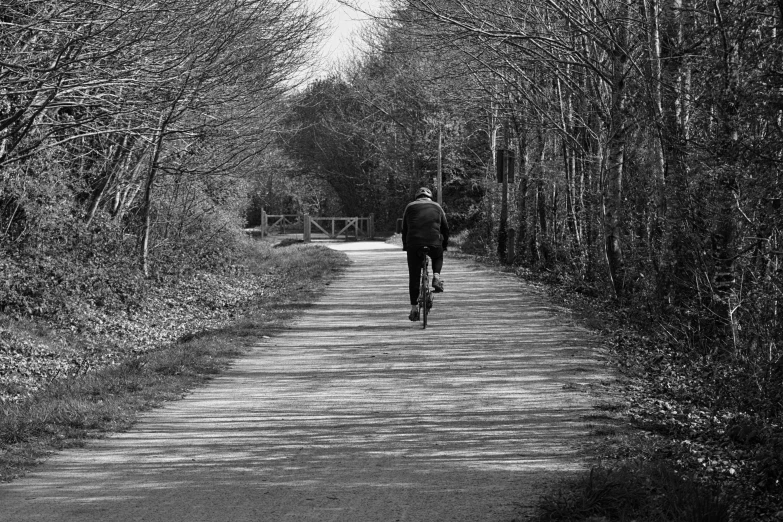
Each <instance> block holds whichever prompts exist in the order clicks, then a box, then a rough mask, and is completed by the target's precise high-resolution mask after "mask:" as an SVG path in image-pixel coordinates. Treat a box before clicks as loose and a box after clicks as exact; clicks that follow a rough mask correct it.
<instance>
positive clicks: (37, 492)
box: [0, 242, 611, 522]
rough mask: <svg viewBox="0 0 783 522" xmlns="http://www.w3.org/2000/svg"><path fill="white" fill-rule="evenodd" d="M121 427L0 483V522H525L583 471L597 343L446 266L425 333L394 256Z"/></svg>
mask: <svg viewBox="0 0 783 522" xmlns="http://www.w3.org/2000/svg"><path fill="white" fill-rule="evenodd" d="M335 246H336V247H337V248H343V249H345V250H347V251H348V254H349V256H350V257H351V259H352V261H353V262H352V264H351V266H350V267H349V268H348V270H347V272H346V273H345V275H344V276H343V277H342V278H340V279H339V280H337V281H335V282H334V283H333V284H332V285H331V286H330V287H329V290H328V292H327V294H326V295H325V296H324V297H323V298H322V299H320V300H319V301H318V302H317V303H316V304H315V305H314V306H313V307H312V308H309V309H308V310H307V311H306V312H305V313H304V314H303V315H302V316H301V317H300V318H299V319H298V320H297V322H296V323H295V324H293V325H292V326H291V327H290V328H289V329H287V330H286V331H285V332H283V333H282V334H280V335H278V336H275V337H273V338H270V339H264V340H262V341H260V343H259V344H258V346H257V348H256V349H254V350H253V351H252V353H251V354H250V355H248V356H246V357H243V358H241V359H239V360H238V361H237V362H236V363H235V364H234V366H233V367H232V368H231V369H230V370H229V371H227V372H226V373H224V374H222V375H220V376H219V377H218V378H216V379H215V380H214V381H212V382H211V383H210V384H209V385H208V386H206V387H204V388H200V389H198V390H196V391H194V392H193V393H191V394H190V395H188V396H187V397H186V398H184V399H183V400H181V401H177V402H172V403H168V404H166V405H165V406H164V407H163V408H160V409H157V410H155V411H153V412H150V413H148V414H146V415H144V416H143V417H142V419H141V421H140V422H139V423H138V424H137V425H136V426H135V427H134V428H133V429H132V430H131V431H129V432H127V433H120V434H116V435H113V436H111V437H108V438H106V439H103V440H99V441H94V442H91V443H89V444H88V446H87V447H86V448H83V449H78V450H69V451H65V452H62V453H60V454H58V455H57V456H56V457H54V458H52V459H50V460H49V461H48V462H46V463H45V464H44V465H42V466H41V467H39V468H37V469H36V471H35V472H33V473H31V474H29V475H28V476H27V477H26V478H23V479H19V480H17V481H15V482H12V483H10V484H4V485H0V520H3V521H8V522H25V521H58V522H69V521H167V522H176V521H202V520H203V521H232V522H239V521H263V522H276V521H335V522H375V521H377V522H395V521H421V522H425V521H426V522H440V521H464V522H479V521H486V522H490V521H491V522H510V521H513V520H525V519H527V518H528V517H529V516H530V514H531V508H532V506H533V505H534V504H535V502H536V500H537V498H538V496H539V495H540V494H541V493H543V492H544V489H543V488H545V487H546V486H547V485H548V484H551V483H552V481H555V480H557V479H558V478H561V477H563V476H565V475H567V474H569V473H571V472H573V471H575V470H578V469H582V468H583V467H584V466H585V462H584V460H583V457H584V455H583V448H584V445H585V443H586V442H587V441H588V440H589V436H588V432H589V428H588V426H587V425H586V420H585V418H584V416H585V415H588V414H590V413H591V412H592V411H594V410H593V405H594V403H595V401H596V400H598V398H597V397H596V395H595V394H594V393H587V390H588V389H595V388H598V389H600V388H601V385H602V383H605V382H607V381H609V380H610V379H611V376H609V375H608V374H607V369H606V367H605V366H604V364H603V363H602V362H601V360H600V351H599V349H598V348H599V343H598V339H597V338H596V337H594V336H593V335H592V334H590V333H589V332H587V331H585V330H582V329H579V328H577V327H575V326H573V325H571V324H569V323H568V321H567V320H566V319H565V318H564V317H562V316H558V315H557V314H555V313H554V312H553V310H552V308H551V305H550V304H548V302H547V301H546V299H545V298H544V297H543V296H541V295H539V294H537V293H536V292H535V291H533V290H532V289H530V288H528V287H527V286H526V285H525V284H524V283H522V282H520V281H518V280H517V279H515V278H513V277H512V276H507V275H503V274H498V273H495V272H493V271H490V270H487V269H484V268H482V267H480V266H479V265H476V264H473V263H471V262H466V261H460V260H455V259H452V258H450V257H448V254H447V258H446V263H445V266H444V271H443V276H444V280H445V284H446V292H445V293H443V294H437V295H436V301H435V306H434V308H433V311H432V315H431V316H430V324H429V325H428V327H427V329H426V330H422V329H421V323H412V322H410V321H408V319H407V315H408V311H409V305H408V299H407V268H406V266H405V257H404V253H403V252H401V251H400V250H399V247H393V248H392V247H390V246H389V245H385V244H382V243H370V242H360V243H338V244H335Z"/></svg>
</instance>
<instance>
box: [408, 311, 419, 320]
mask: <svg viewBox="0 0 783 522" xmlns="http://www.w3.org/2000/svg"><path fill="white" fill-rule="evenodd" d="M408 319H410V320H411V321H418V320H419V311H418V310H413V311H412V312H411V314H410V315H409V316H408Z"/></svg>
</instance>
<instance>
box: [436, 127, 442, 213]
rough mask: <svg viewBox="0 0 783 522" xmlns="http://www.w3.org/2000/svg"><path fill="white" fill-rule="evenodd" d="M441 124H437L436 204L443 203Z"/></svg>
mask: <svg viewBox="0 0 783 522" xmlns="http://www.w3.org/2000/svg"><path fill="white" fill-rule="evenodd" d="M442 157H443V126H442V125H439V126H438V182H437V185H438V205H443V159H442Z"/></svg>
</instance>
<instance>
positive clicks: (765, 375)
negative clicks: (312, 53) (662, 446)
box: [286, 0, 783, 422]
mask: <svg viewBox="0 0 783 522" xmlns="http://www.w3.org/2000/svg"><path fill="white" fill-rule="evenodd" d="M782 24H783V11H781V4H780V3H779V2H773V1H771V0H754V1H753V2H749V1H748V2H743V1H740V2H724V1H720V0H703V1H702V0H665V1H663V2H660V1H658V0H642V1H638V2H630V1H628V0H601V1H598V2H584V1H582V0H557V1H554V0H552V1H549V0H531V1H528V2H516V1H510V0H491V1H485V0H481V1H478V0H460V1H452V0H406V1H401V2H397V3H396V8H395V9H394V10H392V11H391V13H390V14H389V15H388V16H386V17H384V18H383V19H382V20H379V27H380V30H379V31H378V32H377V33H376V34H374V35H372V36H371V37H370V38H369V40H368V42H369V45H371V46H372V51H371V52H370V53H369V54H368V55H367V56H365V57H363V58H361V59H359V60H357V61H356V62H354V63H353V64H351V65H350V66H349V67H346V68H345V70H344V71H343V72H342V73H341V74H340V75H335V76H333V77H331V78H328V79H326V80H324V81H321V82H319V83H316V84H314V85H312V86H311V87H310V89H309V90H307V91H306V92H305V93H303V94H302V95H301V97H300V98H299V100H298V108H297V109H296V112H295V114H296V118H295V120H294V123H295V124H296V125H292V126H291V135H290V137H289V138H288V140H287V142H286V146H287V148H288V151H289V152H290V153H291V154H295V155H296V156H297V157H299V158H300V159H301V160H302V161H303V162H304V164H305V165H306V166H307V171H308V172H309V173H310V175H312V176H314V177H316V178H318V179H321V180H326V181H327V182H328V183H329V184H330V186H331V187H333V188H334V190H335V191H336V192H337V194H338V195H339V196H340V198H341V200H342V201H343V203H344V204H345V205H346V206H348V207H350V208H351V210H352V211H353V212H354V213H367V212H371V211H372V212H376V213H378V214H380V217H381V221H383V220H386V222H387V223H391V222H392V221H393V220H394V219H395V218H396V217H399V215H400V213H401V209H402V208H403V206H404V204H405V202H406V201H407V200H408V199H409V198H410V197H411V196H412V194H413V191H414V190H415V187H417V186H419V185H422V184H428V185H430V186H434V180H435V175H436V172H437V169H438V156H439V154H438V148H439V143H440V146H441V148H442V154H441V157H442V169H443V173H444V189H443V196H444V205H445V207H446V210H447V212H448V213H449V214H450V215H452V216H453V217H454V222H455V224H456V225H457V228H467V229H469V231H468V232H467V235H468V237H467V244H468V245H469V246H471V247H472V248H474V249H476V248H478V249H479V250H480V251H483V252H484V253H490V254H493V255H498V256H499V257H500V258H501V260H502V261H503V262H509V263H514V264H518V265H523V266H526V267H529V268H532V269H536V270H540V271H545V272H547V273H551V274H554V275H556V276H557V277H559V278H560V279H561V280H563V281H565V282H567V283H568V284H571V285H572V286H573V287H574V288H577V289H579V290H581V291H583V292H585V293H588V294H590V295H598V296H605V297H610V298H613V299H617V300H618V301H619V302H621V303H623V304H624V305H626V306H627V309H628V310H632V311H633V313H634V316H635V318H636V319H639V320H640V322H644V323H647V324H656V325H657V327H656V330H657V331H658V332H659V333H660V334H661V336H662V337H663V338H664V341H665V342H666V343H667V344H668V345H669V346H671V347H673V348H674V349H675V350H676V351H678V352H680V353H683V354H688V355H692V356H695V357H698V358H701V359H702V360H704V361H714V362H715V364H716V365H720V370H717V369H716V371H715V372H714V375H712V376H710V377H709V379H711V380H712V381H713V383H712V385H713V386H714V388H713V391H714V392H715V393H716V395H717V396H718V397H719V401H718V402H719V404H720V407H730V408H735V407H736V408H738V409H739V410H738V411H740V410H741V411H743V412H745V413H746V414H748V415H751V416H753V417H754V418H755V417H757V418H759V419H765V421H764V422H767V421H773V420H775V419H777V420H776V421H775V422H778V421H779V420H780V419H781V415H783V386H782V385H781V381H782V379H783V359H782V358H781V356H782V355H783V352H782V351H781V341H783V339H782V338H781V335H783V329H781V318H780V312H781V308H780V307H781V304H780V302H781V284H782V283H783V280H782V279H781V274H783V272H781V266H780V263H781V259H780V257H781V255H783V249H781V244H780V241H781V238H780V232H781V224H782V223H783V220H782V219H781V218H782V217H783V216H782V215H781V174H782V173H783V170H782V169H781V165H783V163H782V160H783V156H782V155H783V131H782V130H781V129H782V128H783V127H782V124H783V120H782V119H781V118H782V117H783V112H781V111H782V110H783V74H781V71H783V63H782V62H783V27H781V25H782ZM499 150H508V151H511V152H513V155H512V156H511V157H512V158H515V159H514V160H513V161H514V162H515V163H514V165H515V172H516V176H515V179H514V182H513V183H512V184H511V186H510V188H509V208H508V210H507V213H506V212H504V211H503V208H502V205H501V202H502V196H501V189H500V187H501V186H500V185H499V184H498V183H497V181H496V173H495V163H494V162H495V158H497V155H498V151H499ZM512 229H513V230H514V232H515V234H513V236H512V235H511V234H509V231H510V230H512ZM510 237H513V238H514V243H513V245H512V244H509V243H508V238H510ZM510 254H513V255H510ZM716 368H717V367H716Z"/></svg>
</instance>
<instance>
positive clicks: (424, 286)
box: [419, 262, 430, 328]
mask: <svg viewBox="0 0 783 522" xmlns="http://www.w3.org/2000/svg"><path fill="white" fill-rule="evenodd" d="M427 264H428V263H426V262H425V263H424V265H423V266H422V268H421V282H420V283H419V317H420V318H421V322H422V328H427V315H428V314H427V312H429V307H428V306H427V302H428V301H429V299H430V295H429V294H430V281H429V277H428V275H427Z"/></svg>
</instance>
